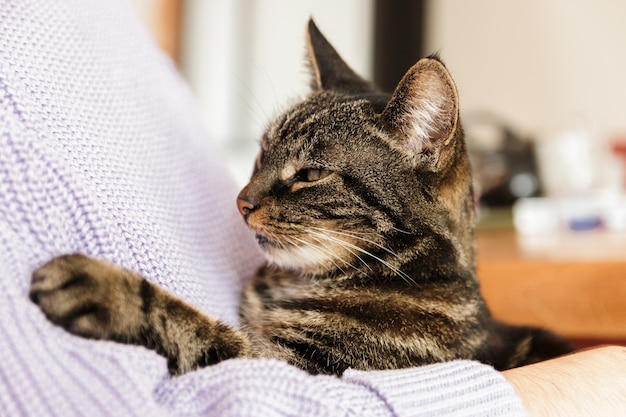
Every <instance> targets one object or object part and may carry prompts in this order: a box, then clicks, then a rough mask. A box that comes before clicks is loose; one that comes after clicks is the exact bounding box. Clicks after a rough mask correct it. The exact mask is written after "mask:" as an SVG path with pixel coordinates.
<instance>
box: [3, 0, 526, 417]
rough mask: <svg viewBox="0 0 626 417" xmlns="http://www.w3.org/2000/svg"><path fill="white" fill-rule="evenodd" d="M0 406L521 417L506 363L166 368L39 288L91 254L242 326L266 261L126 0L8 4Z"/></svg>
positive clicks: (142, 412) (78, 412) (39, 411)
mask: <svg viewBox="0 0 626 417" xmlns="http://www.w3.org/2000/svg"><path fill="white" fill-rule="evenodd" d="M0 20H1V22H2V24H1V25H0V357H1V358H2V364H1V365H0V415H1V416H38V417H40V416H63V417H72V416H83V415H90V416H120V415H124V416H157V417H158V416H245V415H255V416H258V415H263V416H321V415H333V416H334V415H338V416H341V415H355V416H417V415H451V416H465V415H468V416H469V415H493V416H517V415H522V414H523V411H522V408H521V404H520V402H519V400H518V399H517V398H516V397H515V395H514V394H513V392H512V389H511V388H510V387H509V386H508V385H507V384H506V383H505V382H504V380H503V379H502V377H501V376H500V375H499V374H498V373H497V372H495V371H494V370H493V369H491V368H489V367H486V366H484V365H480V364H476V363H471V362H453V363H450V364H439V365H433V366H428V367H422V368H415V369H406V370H401V371H387V372H373V373H360V372H352V371H350V372H347V373H346V375H345V376H344V377H343V378H335V377H329V376H311V375H308V374H306V373H305V372H303V371H301V370H298V369H296V368H294V367H292V366H289V365H287V364H285V363H281V362H276V361H271V360H231V361H225V362H223V363H220V364H218V365H216V366H213V367H209V368H205V369H202V370H199V371H196V372H192V373H190V374H187V375H184V376H181V377H178V378H170V377H169V375H168V374H167V368H166V365H165V360H164V359H163V358H162V357H160V356H158V355H157V354H156V353H154V352H152V351H149V350H147V349H144V348H142V347H138V346H129V345H122V344H118V343H114V342H107V341H96V340H87V339H82V338H80V337H76V336H73V335H71V334H69V333H67V332H65V331H64V330H63V329H61V328H59V327H57V326H54V325H52V324H51V323H50V322H48V321H47V320H46V318H45V317H44V315H43V314H42V313H41V312H40V311H39V309H38V308H37V306H36V305H34V304H33V303H31V302H30V300H29V299H28V289H29V285H30V274H31V272H32V271H33V270H34V269H35V268H37V267H38V266H40V265H41V264H43V263H44V262H46V261H47V260H49V259H50V258H52V257H53V256H56V255H60V254H63V253H71V252H82V253H85V254H88V255H92V256H95V257H99V258H103V259H107V260H109V261H111V262H114V263H116V264H118V265H120V266H122V267H125V268H128V269H132V270H134V271H137V272H139V273H141V274H142V275H143V276H144V277H146V279H148V280H150V281H152V282H154V283H156V284H158V285H161V286H162V287H164V288H166V289H167V290H168V291H171V292H173V293H174V294H176V295H178V296H179V297H182V298H183V299H185V300H186V301H187V302H189V303H191V304H193V305H195V306H197V307H198V308H200V309H202V310H204V311H206V312H207V313H208V314H211V315H213V316H215V317H217V318H219V319H221V320H222V321H224V322H225V323H228V324H232V325H236V323H237V300H238V294H239V290H240V288H241V282H242V280H245V279H247V278H248V277H250V276H251V274H253V272H254V270H255V269H256V268H257V267H258V266H259V265H260V262H262V259H261V256H260V254H259V251H258V248H257V246H256V244H255V242H254V239H253V237H252V236H251V235H250V233H249V232H248V230H247V229H246V228H245V226H244V225H243V222H242V221H241V219H240V217H239V215H238V213H237V210H236V207H235V204H234V201H235V197H236V194H237V190H236V188H235V186H234V185H233V182H232V181H231V180H230V178H228V175H227V174H226V172H225V170H224V168H223V167H222V165H221V164H220V158H219V156H218V155H217V154H216V152H215V151H214V150H213V149H212V148H211V146H210V145H207V141H206V135H205V133H204V131H203V128H202V123H201V122H200V121H199V120H198V118H197V117H196V112H195V110H194V106H193V100H192V99H191V98H190V95H189V94H188V93H187V90H186V87H185V85H184V83H183V82H182V81H181V79H180V77H179V76H178V74H177V73H176V71H175V69H174V68H173V66H172V65H171V63H170V62H169V61H168V60H167V59H166V58H165V57H163V56H162V55H161V54H160V53H159V52H158V50H157V49H156V48H155V47H154V45H152V43H151V41H150V40H149V37H148V36H147V35H146V33H145V32H144V30H143V28H142V27H141V24H140V23H139V22H138V21H136V19H135V18H133V16H132V12H131V11H130V10H129V8H128V5H127V4H126V2H125V1H124V0H108V1H101V0H58V1H53V2H51V1H48V0H7V1H3V2H0Z"/></svg>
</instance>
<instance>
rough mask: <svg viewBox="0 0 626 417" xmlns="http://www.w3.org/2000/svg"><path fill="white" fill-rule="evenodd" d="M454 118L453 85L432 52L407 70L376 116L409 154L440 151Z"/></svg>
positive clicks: (451, 134) (456, 109) (456, 117)
mask: <svg viewBox="0 0 626 417" xmlns="http://www.w3.org/2000/svg"><path fill="white" fill-rule="evenodd" d="M458 120H459V100H458V95H457V90H456V86H455V84H454V81H453V80H452V77H451V76H450V73H449V72H448V70H447V68H446V67H445V65H444V64H443V62H441V60H440V59H439V58H438V57H437V56H436V55H433V56H430V57H428V58H424V59H421V60H420V61H418V62H417V63H416V64H415V65H413V67H411V68H410V69H409V70H408V71H407V73H406V74H405V75H404V77H403V78H402V80H401V81H400V83H399V84H398V86H397V87H396V90H395V91H394V93H393V95H392V97H391V100H390V101H389V103H388V104H387V107H386V108H385V110H384V111H383V113H382V114H381V116H380V121H381V125H382V126H381V127H382V128H383V129H385V130H386V131H387V132H389V133H390V134H391V135H392V136H393V137H394V140H396V141H397V142H398V143H397V145H399V146H400V148H401V149H402V150H403V151H404V152H406V153H408V154H409V155H411V156H416V155H418V154H422V153H424V152H430V153H438V152H440V151H441V150H442V149H443V148H444V147H445V146H447V145H448V144H449V143H450V141H451V140H452V139H453V138H454V136H455V134H456V131H457V129H458V127H457V125H458Z"/></svg>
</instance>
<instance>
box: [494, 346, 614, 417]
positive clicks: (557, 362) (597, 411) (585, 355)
mask: <svg viewBox="0 0 626 417" xmlns="http://www.w3.org/2000/svg"><path fill="white" fill-rule="evenodd" d="M503 375H504V377H505V378H506V379H507V380H508V381H509V382H510V383H511V385H513V387H514V388H515V391H516V392H517V393H518V395H519V396H520V397H521V398H522V401H523V402H524V405H525V406H526V409H527V410H528V411H529V413H530V415H531V416H533V417H542V416H549V417H559V416H568V417H574V416H580V417H583V416H620V415H623V413H624V411H625V410H626V348H624V347H619V346H607V347H602V348H595V349H590V350H585V351H581V352H578V353H575V354H572V355H567V356H563V357H560V358H556V359H552V360H549V361H545V362H540V363H537V364H533V365H529V366H524V367H521V368H515V369H511V370H508V371H505V372H503Z"/></svg>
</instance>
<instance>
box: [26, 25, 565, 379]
mask: <svg viewBox="0 0 626 417" xmlns="http://www.w3.org/2000/svg"><path fill="white" fill-rule="evenodd" d="M307 43H308V48H309V55H310V64H311V71H312V86H311V87H312V91H311V93H310V94H309V95H308V96H307V97H306V98H305V99H304V100H302V101H301V102H299V103H297V104H295V105H294V106H292V107H291V108H290V109H288V110H287V111H286V112H285V113H283V114H282V115H281V116H279V117H278V118H276V120H274V121H273V122H272V123H271V124H270V126H269V127H268V129H267V131H266V132H265V134H264V135H263V138H262V141H261V151H260V153H259V156H258V158H257V160H256V164H255V169H254V173H253V176H252V178H251V180H250V183H249V184H248V185H247V186H246V187H245V188H244V189H243V190H242V191H241V193H240V194H239V197H238V200H237V204H238V207H239V211H240V212H241V214H242V216H243V218H244V220H245V221H246V223H247V224H248V226H249V227H250V228H251V229H252V230H253V231H254V232H255V233H256V235H257V240H258V242H259V245H260V246H261V247H262V248H263V250H264V251H265V254H266V255H267V258H268V260H269V263H268V264H267V265H266V266H264V267H263V268H261V269H260V270H259V272H258V273H257V275H256V277H255V278H254V279H253V280H252V281H251V282H250V283H249V284H248V285H247V287H246V288H245V289H244V292H243V295H242V299H241V305H240V314H241V324H242V329H241V330H235V329H231V328H229V327H227V326H225V325H224V324H221V323H220V322H218V321H217V320H214V319H212V318H210V317H208V316H206V315H204V314H203V313H202V312H200V311H198V310H196V309H194V308H192V307H190V306H189V305H187V304H185V303H184V302H183V301H182V300H180V299H178V298H175V297H174V296H172V295H171V294H169V293H167V292H166V291H164V290H162V289H160V288H159V287H157V286H156V285H154V284H151V283H149V282H148V281H146V280H145V279H143V278H142V277H141V276H139V275H137V274H135V273H132V272H129V271H125V270H123V269H120V268H118V267H116V266H113V265H110V264H108V263H105V262H103V261H98V260H95V259H92V258H88V257H85V256H83V255H68V256H64V257H60V258H56V259H53V260H52V261H50V262H49V263H48V264H46V265H44V266H43V267H42V268H40V269H38V270H37V271H35V272H34V274H33V282H32V288H31V292H30V296H31V298H32V300H33V301H34V302H35V303H37V304H38V305H39V306H40V308H41V309H42V310H43V312H44V313H45V314H46V316H47V317H48V318H49V319H50V320H51V321H53V322H54V323H57V324H59V325H61V326H63V327H65V328H66V329H67V330H68V331H70V332H72V333H75V334H78V335H81V336H85V337H92V338H97V339H109V340H117V341H121V342H126V343H134V344H140V345H143V346H146V347H149V348H152V349H155V350H156V351H157V352H159V353H160V354H162V355H164V356H166V357H167V358H168V365H169V369H170V372H171V373H173V374H180V373H184V372H187V371H190V370H192V369H194V368H197V367H202V366H206V365H210V364H213V363H216V362H219V361H220V360H224V359H228V358H232V357H241V356H246V357H271V358H278V359H281V360H285V361H287V362H289V363H291V364H294V365H296V366H298V367H300V368H302V369H305V370H307V371H309V372H311V373H329V374H336V375H341V374H342V373H343V372H344V371H345V370H346V369H347V368H356V369H364V370H368V369H391V368H403V367H409V366H418V365H423V364H426V363H432V362H440V361H449V360H453V359H459V358H464V359H475V360H480V361H483V362H486V363H490V364H492V365H494V366H495V367H496V368H498V369H506V368H510V367H514V366H519V365H523V364H527V363H532V362H535V361H539V360H543V359H547V358H550V357H553V356H557V355H560V354H563V353H566V352H569V351H570V350H571V348H570V346H569V344H568V343H567V342H566V341H564V340H563V339H561V338H559V337H558V336H555V335H553V334H551V333H549V332H547V331H544V330H541V329H535V328H527V327H513V326H508V325H505V324H503V323H499V322H497V321H495V320H493V319H492V318H491V316H490V313H489V310H488V308H487V306H486V305H485V303H484V301H483V299H482V297H481V295H480V290H479V284H478V280H477V279H476V275H475V248H474V201H473V192H472V186H471V173H470V166H469V161H468V157H467V154H466V150H465V143H464V140H463V131H462V128H461V123H460V120H459V105H458V95H457V91H456V87H455V85H454V82H453V81H452V78H451V77H450V74H449V73H448V71H447V69H446V67H445V66H444V65H443V63H442V62H441V61H440V60H439V59H438V58H437V57H430V58H425V59H422V60H420V61H419V62H417V63H416V64H415V65H414V66H413V67H412V68H410V69H409V71H408V72H407V73H406V75H405V76H404V77H403V79H402V80H401V81H400V83H399V84H398V87H397V88H396V90H395V91H394V93H393V94H392V95H388V94H385V93H382V92H380V91H379V90H378V89H377V88H376V87H375V86H373V85H372V84H371V83H370V82H368V81H365V80H363V79H362V78H361V77H359V76H358V75H357V74H355V73H354V72H353V71H352V70H351V69H350V67H349V66H348V65H347V64H346V63H345V62H344V61H343V60H342V59H341V58H340V57H339V55H338V54H337V53H336V51H335V50H334V49H333V47H332V46H331V45H330V44H329V43H328V41H327V40H326V39H325V38H324V37H323V36H322V35H321V33H320V32H319V31H318V30H317V28H316V27H315V25H314V24H313V22H310V23H309V30H308V37H307Z"/></svg>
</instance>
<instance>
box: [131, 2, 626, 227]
mask: <svg viewBox="0 0 626 417" xmlns="http://www.w3.org/2000/svg"><path fill="white" fill-rule="evenodd" d="M133 3H134V4H135V5H136V8H137V10H138V11H139V13H140V15H141V16H142V18H143V20H144V21H146V23H147V25H148V26H149V28H150V29H151V31H152V32H153V33H154V34H155V36H156V38H157V39H158V41H159V43H160V44H161V45H162V47H163V48H164V49H165V50H166V51H167V52H168V53H169V54H170V55H171V56H172V57H173V58H174V59H175V61H176V63H177V65H178V66H179V68H180V71H181V73H182V74H183V76H184V77H185V78H186V79H187V81H188V82H189V85H190V87H191V90H192V92H193V94H194V95H195V97H196V99H197V102H198V106H199V109H200V111H201V112H202V119H203V120H204V122H205V124H206V128H207V131H208V132H210V135H211V137H212V139H213V140H214V141H215V142H216V143H217V144H218V146H219V149H220V150H221V152H223V154H224V157H225V159H226V160H227V162H228V166H229V168H230V169H231V171H232V174H233V176H234V177H235V178H236V179H237V181H238V182H239V184H241V185H243V184H245V182H246V181H247V179H248V176H249V174H250V172H251V166H252V161H253V160H254V155H255V153H256V150H257V144H258V138H259V137H260V135H261V133H262V131H263V129H264V128H265V126H266V123H267V122H268V120H269V119H271V118H272V117H273V116H275V115H276V114H277V113H278V112H280V111H281V110H282V109H284V108H285V107H286V106H287V105H288V103H289V102H290V101H291V100H293V99H295V98H297V97H299V96H302V95H303V94H306V92H307V88H308V81H309V77H308V73H307V68H306V65H305V63H304V57H305V38H304V30H305V24H306V21H307V20H308V18H309V17H313V18H314V19H315V20H316V22H317V24H318V26H319V27H320V29H321V30H322V32H323V33H325V35H326V36H327V37H328V38H329V39H330V40H331V42H332V43H333V44H334V45H335V47H336V48H337V49H338V51H339V52H340V54H341V55H342V56H343V57H344V58H345V60H346V61H347V62H348V63H349V64H350V65H351V66H352V67H353V68H354V69H355V70H356V71H357V72H359V73H360V74H362V75H363V76H364V77H366V78H369V79H373V80H374V81H375V82H376V83H377V84H378V85H380V86H382V87H384V89H386V90H388V91H391V90H393V88H394V86H395V84H396V83H397V82H398V80H399V79H400V78H401V77H402V75H403V74H404V72H405V71H406V70H407V69H408V68H409V67H410V66H411V65H412V64H413V63H415V62H416V61H417V60H418V59H419V58H420V57H423V56H426V55H429V54H432V53H439V54H440V56H441V57H442V58H443V59H444V61H445V62H446V64H447V66H448V67H449V69H450V71H451V72H452V74H453V76H454V78H455V80H456V82H457V84H458V88H459V92H460V97H461V111H462V120H463V122H464V127H465V130H466V133H467V139H468V143H469V147H470V152H471V157H472V163H473V167H474V171H475V176H476V189H477V191H478V192H479V193H480V196H481V208H482V210H481V219H482V220H483V223H484V224H485V225H486V226H489V224H493V223H497V222H498V221H499V219H501V218H502V215H501V214H502V213H504V221H512V222H515V224H516V225H517V227H518V231H519V232H520V233H521V234H526V235H534V234H538V233H539V234H541V232H545V231H553V230H554V229H555V228H560V227H562V226H563V224H564V223H565V226H566V227H567V228H569V229H571V230H589V229H595V228H610V229H611V230H626V200H625V199H624V198H623V196H622V189H623V186H624V181H625V179H626V176H625V175H624V162H626V153H625V152H626V117H625V116H626V111H625V103H624V101H625V99H626V25H625V24H624V22H625V21H626V2H623V1H621V0H597V1H593V2H590V1H582V0H575V1H571V0H550V1H543V0H530V1H510V2H501V1H498V0H474V1H471V2H467V1H462V0H431V1H428V0H421V1H415V0H414V1H389V0H342V1H336V0H299V1H285V0H229V1H222V0H133ZM540 196H541V197H550V198H549V199H530V200H524V201H521V202H519V203H518V204H516V202H517V201H518V200H519V199H521V198H526V197H540ZM502 207H504V208H506V209H507V210H504V211H502V210H499V209H500V208H502ZM511 207H513V209H511Z"/></svg>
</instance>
